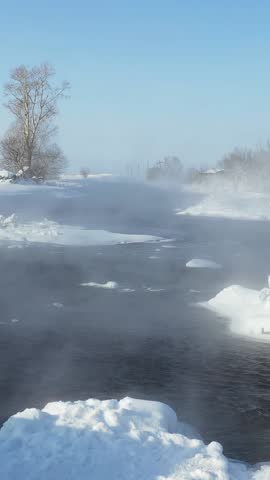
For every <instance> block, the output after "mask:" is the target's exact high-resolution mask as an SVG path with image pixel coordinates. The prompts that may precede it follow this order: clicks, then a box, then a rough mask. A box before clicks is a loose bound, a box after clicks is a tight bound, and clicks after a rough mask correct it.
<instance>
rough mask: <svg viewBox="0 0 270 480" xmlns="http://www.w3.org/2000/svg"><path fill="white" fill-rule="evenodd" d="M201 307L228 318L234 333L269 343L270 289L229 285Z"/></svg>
mask: <svg viewBox="0 0 270 480" xmlns="http://www.w3.org/2000/svg"><path fill="white" fill-rule="evenodd" d="M201 305H202V306H204V307H206V308H209V309H210V310H212V311H214V312H216V313H217V314H219V315H221V316H223V317H226V318H228V319H229V320H230V329H231V330H232V331H233V332H234V333H238V334H242V335H248V336H251V337H255V338H257V339H263V340H269V341H270V335H267V334H266V333H267V332H269V333H270V288H264V289H262V290H252V289H250V288H245V287H241V286H240V285H231V286H230V287H227V288H224V289H223V290H222V291H221V292H220V293H218V294H217V295H216V296H215V297H214V298H212V299H211V300H209V301H208V302H204V303H202V304H201Z"/></svg>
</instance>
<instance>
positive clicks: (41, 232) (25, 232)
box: [0, 214, 162, 246]
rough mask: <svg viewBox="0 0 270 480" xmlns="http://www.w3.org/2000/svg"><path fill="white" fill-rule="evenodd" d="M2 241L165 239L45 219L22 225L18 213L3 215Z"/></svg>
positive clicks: (91, 242) (76, 242) (90, 242)
mask: <svg viewBox="0 0 270 480" xmlns="http://www.w3.org/2000/svg"><path fill="white" fill-rule="evenodd" d="M0 241H11V242H38V243H52V244H55V245H80V246H88V245H90V246H91V245H115V244H122V243H144V242H156V241H162V239H161V238H160V237H154V236H152V235H133V234H132V235H131V234H123V233H113V232H108V231H106V230H87V229H83V228H81V227H78V226H71V225H60V224H58V223H56V222H51V221H50V220H47V219H44V220H43V222H31V223H25V224H19V223H17V221H16V217H15V215H14V214H13V215H11V216H10V217H6V218H5V217H3V215H0Z"/></svg>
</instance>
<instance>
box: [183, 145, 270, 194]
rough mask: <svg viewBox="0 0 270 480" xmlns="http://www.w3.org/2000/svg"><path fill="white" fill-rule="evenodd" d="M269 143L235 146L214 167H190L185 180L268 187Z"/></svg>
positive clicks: (269, 171) (245, 186) (269, 172)
mask: <svg viewBox="0 0 270 480" xmlns="http://www.w3.org/2000/svg"><path fill="white" fill-rule="evenodd" d="M269 179H270V143H267V144H266V145H265V146H259V147H256V148H254V149H245V148H235V149H234V150H233V151H232V152H230V153H228V154H226V155H225V156H224V157H223V158H222V160H220V161H219V162H218V163H217V165H216V166H215V167H214V168H210V169H204V168H199V169H196V168H192V169H189V171H188V174H187V181H188V182H190V183H196V184H205V183H214V182H215V183H216V184H217V183H220V184H223V185H225V186H226V185H227V186H230V187H232V188H233V189H234V190H238V189H241V188H244V189H254V188H256V189H257V190H264V189H269Z"/></svg>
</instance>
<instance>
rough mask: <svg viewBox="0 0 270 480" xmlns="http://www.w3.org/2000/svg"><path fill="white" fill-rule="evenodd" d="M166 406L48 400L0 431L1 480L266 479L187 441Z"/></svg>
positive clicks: (267, 470)
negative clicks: (38, 408)
mask: <svg viewBox="0 0 270 480" xmlns="http://www.w3.org/2000/svg"><path fill="white" fill-rule="evenodd" d="M193 437H194V435H192V434H191V430H189V428H188V427H187V426H186V425H184V424H182V423H179V422H178V420H177V417H176V414H175V413H174V411H173V410H172V409H171V408H169V407H168V406H167V405H165V404H162V403H158V402H150V401H143V400H134V399H131V398H124V399H123V400H120V401H119V402H118V401H116V400H108V401H99V400H94V399H90V400H86V401H78V402H74V403H72V402H67V403H64V402H53V403H49V404H48V405H46V407H45V408H43V409H42V410H37V409H34V408H32V409H27V410H25V411H24V412H21V413H18V414H16V415H14V416H13V417H11V418H10V419H9V420H8V421H7V422H6V423H5V424H4V426H3V428H2V429H1V431H0V464H1V480H36V479H39V480H64V479H65V480H66V479H69V480H73V479H74V480H78V479H79V480H89V479H90V478H91V479H95V480H107V479H110V480H116V479H117V480H119V479H123V480H138V479H143V480H165V479H168V480H169V479H170V480H210V479H213V480H214V479H216V480H266V479H269V475H270V467H268V466H262V467H258V469H257V470H251V469H249V468H248V467H247V466H245V465H244V464H241V463H240V462H232V461H230V460H229V459H227V458H226V457H225V456H224V455H223V453H222V447H221V445H220V444H219V443H216V442H211V443H210V444H209V445H205V444H204V443H203V441H201V440H199V439H198V438H193Z"/></svg>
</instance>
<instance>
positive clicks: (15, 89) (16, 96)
mask: <svg viewBox="0 0 270 480" xmlns="http://www.w3.org/2000/svg"><path fill="white" fill-rule="evenodd" d="M54 75H55V71H54V69H53V68H52V67H51V66H50V65H48V64H46V63H45V64H41V65H40V66H37V67H33V68H28V67H26V66H25V65H22V66H20V67H17V68H15V69H14V70H13V71H12V72H11V76H10V82H9V83H7V84H6V85H5V87H4V94H5V96H6V98H7V102H6V104H5V106H6V107H7V109H8V110H9V111H10V112H11V113H12V114H13V115H14V116H15V124H14V125H13V126H12V127H11V128H10V129H9V131H8V132H7V134H6V136H5V137H4V139H3V140H2V142H1V153H2V164H3V165H5V166H6V167H8V166H9V168H10V169H11V170H12V171H15V173H16V171H17V168H24V170H25V171H27V172H28V175H31V176H33V175H36V174H37V172H41V171H42V172H43V173H42V175H46V177H47V176H48V175H49V171H52V170H53V164H54V162H55V163H56V164H57V165H58V168H56V170H58V169H59V167H60V164H61V163H62V165H63V164H64V162H63V154H62V152H61V151H60V149H59V148H58V147H57V148H56V145H55V144H52V145H50V143H49V141H50V139H51V138H52V137H53V135H54V134H55V127H54V126H53V120H54V118H55V117H56V115H57V103H58V101H59V100H60V99H61V98H63V97H65V96H66V92H67V90H68V89H69V84H68V83H67V82H63V83H62V84H61V85H60V86H54V85H53V84H52V78H53V76H54ZM42 165H43V167H42ZM41 167H42V168H41ZM44 178H45V177H44Z"/></svg>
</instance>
